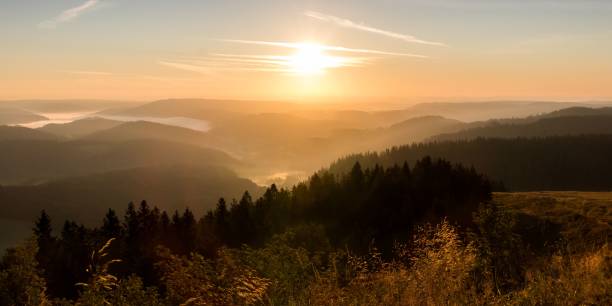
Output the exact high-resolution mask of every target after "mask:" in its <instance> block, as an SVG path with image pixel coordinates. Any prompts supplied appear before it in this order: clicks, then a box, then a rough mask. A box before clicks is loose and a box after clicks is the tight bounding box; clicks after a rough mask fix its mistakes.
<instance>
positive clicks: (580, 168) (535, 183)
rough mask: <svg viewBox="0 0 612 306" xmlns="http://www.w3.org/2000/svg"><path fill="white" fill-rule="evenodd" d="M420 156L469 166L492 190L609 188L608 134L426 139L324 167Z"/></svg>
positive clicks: (611, 142)
mask: <svg viewBox="0 0 612 306" xmlns="http://www.w3.org/2000/svg"><path fill="white" fill-rule="evenodd" d="M423 156H432V157H436V158H437V157H444V158H445V159H447V160H449V161H451V162H456V163H461V164H463V165H467V166H473V167H475V168H476V169H478V171H480V172H481V173H483V174H485V175H486V176H487V177H489V178H490V179H491V180H492V181H493V182H501V183H503V184H498V183H496V184H494V189H496V190H500V189H501V190H503V189H504V188H505V189H507V190H509V191H536V190H583V191H606V190H611V189H612V159H611V158H610V156H612V135H581V136H556V137H545V138H515V139H496V138H478V139H474V140H464V141H444V142H429V143H419V144H413V145H406V146H400V147H395V148H392V149H388V150H386V151H384V152H382V153H366V154H355V155H350V156H347V157H345V158H342V159H340V160H338V161H337V162H335V163H334V164H332V165H331V166H330V167H329V171H331V172H332V173H336V174H339V173H347V172H349V171H350V169H351V167H352V165H353V164H354V163H355V162H359V163H361V164H362V165H363V166H364V167H371V166H373V165H376V164H380V165H383V166H386V165H393V164H395V163H398V162H404V161H408V162H409V163H410V162H414V161H416V160H419V159H420V158H422V157H423Z"/></svg>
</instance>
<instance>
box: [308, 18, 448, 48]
mask: <svg viewBox="0 0 612 306" xmlns="http://www.w3.org/2000/svg"><path fill="white" fill-rule="evenodd" d="M304 15H305V16H307V17H310V18H314V19H318V20H321V21H325V22H330V23H333V24H335V25H338V26H340V27H344V28H349V29H355V30H359V31H364V32H368V33H373V34H378V35H382V36H386V37H390V38H394V39H399V40H403V41H405V42H409V43H416V44H423V45H431V46H446V44H444V43H441V42H435V41H429V40H423V39H420V38H417V37H415V36H412V35H408V34H401V33H396V32H391V31H387V30H383V29H378V28H374V27H371V26H367V25H365V24H360V23H356V22H354V21H351V20H349V19H345V18H340V17H337V16H333V15H328V14H323V13H319V12H315V11H306V12H304Z"/></svg>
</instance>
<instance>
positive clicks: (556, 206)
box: [493, 191, 612, 245]
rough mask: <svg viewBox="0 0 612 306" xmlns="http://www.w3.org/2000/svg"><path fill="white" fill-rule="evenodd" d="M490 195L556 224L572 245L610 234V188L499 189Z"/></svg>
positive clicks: (602, 240) (607, 237) (606, 238)
mask: <svg viewBox="0 0 612 306" xmlns="http://www.w3.org/2000/svg"><path fill="white" fill-rule="evenodd" d="M493 199H494V201H496V202H498V203H501V204H503V205H504V206H506V207H508V208H510V209H512V210H516V211H519V212H520V213H522V214H525V215H527V216H532V217H535V218H537V219H538V220H539V222H548V223H549V227H550V226H554V227H558V229H559V232H560V234H561V236H562V238H564V239H565V240H566V241H568V242H570V243H571V244H572V245H577V244H581V245H590V244H601V243H605V242H607V241H610V238H611V237H612V192H576V191H554V192H550V191H538V192H511V193H505V192H500V193H494V194H493Z"/></svg>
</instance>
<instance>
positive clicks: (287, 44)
mask: <svg viewBox="0 0 612 306" xmlns="http://www.w3.org/2000/svg"><path fill="white" fill-rule="evenodd" d="M222 41H226V42H232V43H240V44H251V45H262V46H273V47H282V48H290V49H299V48H300V47H301V46H302V44H303V43H293V42H277V41H261V40H240V39H223V40H222ZM321 49H322V50H324V51H338V52H347V53H364V54H375V55H389V56H407V57H417V58H427V56H425V55H420V54H413V53H398V52H389V51H381V50H373V49H355V48H347V47H340V46H326V45H322V46H321Z"/></svg>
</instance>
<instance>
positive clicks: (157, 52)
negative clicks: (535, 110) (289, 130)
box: [0, 0, 612, 101]
mask: <svg viewBox="0 0 612 306" xmlns="http://www.w3.org/2000/svg"><path fill="white" fill-rule="evenodd" d="M611 12H612V3H610V2H607V1H599V0H588V1H580V2H576V1H565V0H546V1H529V2H523V1H521V2H516V1H507V0H495V1H463V0H462V1H450V0H438V1H420V0H410V1H383V2H380V3H379V2H376V3H374V2H371V1H351V2H350V3H348V2H347V3H342V2H336V3H329V2H327V1H309V2H306V3H304V2H302V1H276V0H265V1H257V2H252V1H233V2H231V3H228V2H227V1H193V0H186V1H180V2H176V3H175V2H166V1H143V0H132V1H126V0H61V1H52V2H51V1H46V2H44V3H38V2H37V3H36V4H35V5H34V4H33V2H31V1H21V0H8V1H3V2H2V3H0V39H2V42H3V50H1V51H0V52H1V54H2V57H0V64H1V65H2V67H3V69H2V71H0V100H6V99H11V100H14V99H31V98H42V99H56V98H82V97H90V98H95V99H106V100H108V99H120V100H132V101H133V100H139V101H143V100H148V101H150V100H159V99H164V98H176V97H214V98H223V99H255V100H302V101H316V100H321V99H323V100H324V99H329V98H333V99H352V98H355V97H357V98H360V99H371V100H376V99H394V100H396V99H402V100H409V101H420V100H422V99H423V97H427V99H428V100H448V99H452V100H455V98H452V97H463V98H457V99H478V100H482V99H490V98H491V97H497V99H500V98H501V99H529V100H533V99H536V100H551V99H552V100H573V101H575V100H601V99H609V98H610V97H612V65H611V63H610V61H609V59H608V54H607V52H606V50H609V49H610V48H611V47H612V45H611V44H612V43H611V42H612V39H611V38H612V30H611V27H610V26H611V23H612V22H611V21H610V18H608V17H609V14H610V13H611ZM111 21H112V22H111Z"/></svg>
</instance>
